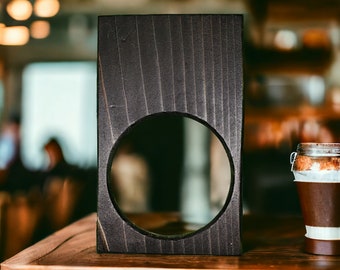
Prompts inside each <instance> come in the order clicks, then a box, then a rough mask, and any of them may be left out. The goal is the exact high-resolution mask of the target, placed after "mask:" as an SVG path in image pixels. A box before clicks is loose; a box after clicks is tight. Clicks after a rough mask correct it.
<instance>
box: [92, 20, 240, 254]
mask: <svg viewBox="0 0 340 270" xmlns="http://www.w3.org/2000/svg"><path fill="white" fill-rule="evenodd" d="M242 23H243V18H242V16H241V15H155V16H151V15H150V16H149V15H139V16H130V15H125V16H103V17H99V33H98V149H99V159H98V165H99V172H98V178H99V188H98V224H97V243H98V245H97V248H98V252H101V253H103V252H113V253H160V254H208V255H212V254H214V255H237V254H240V252H241V240H240V213H241V204H240V166H241V146H242V130H243V126H242V125H243V91H242V90H243V69H242V61H243V60H242ZM159 113H179V114H183V115H187V116H190V117H192V118H194V119H196V120H198V121H200V122H202V123H204V124H205V125H207V126H209V127H210V128H211V129H212V130H213V131H214V132H215V133H216V134H217V135H218V137H219V138H220V139H221V142H222V144H223V145H224V146H225V148H226V150H227V152H228V154H229V155H230V159H231V167H232V176H233V177H232V178H233V179H232V187H231V190H232V192H230V196H229V198H228V200H227V203H226V205H225V207H224V208H223V210H222V211H221V213H220V214H219V215H218V216H217V217H216V218H215V219H214V220H213V221H212V222H210V223H209V224H208V225H207V226H206V227H204V229H202V230H199V231H198V232H196V233H195V234H192V235H189V236H185V237H180V238H176V239H165V238H162V237H157V236H155V235H151V234H149V233H147V232H141V231H139V230H137V229H136V228H135V227H134V226H132V225H131V224H130V223H129V222H128V221H127V220H126V219H124V218H122V217H121V216H120V215H119V211H117V206H115V204H114V202H113V201H112V200H111V198H110V194H109V191H108V185H107V182H108V179H107V177H108V167H109V164H111V160H112V155H113V149H114V146H115V145H116V143H117V141H118V140H119V138H120V136H122V134H123V133H124V132H125V131H126V130H127V129H128V128H130V127H131V126H133V125H134V124H135V123H136V122H138V121H141V120H142V119H143V118H145V117H149V116H152V115H154V114H159Z"/></svg>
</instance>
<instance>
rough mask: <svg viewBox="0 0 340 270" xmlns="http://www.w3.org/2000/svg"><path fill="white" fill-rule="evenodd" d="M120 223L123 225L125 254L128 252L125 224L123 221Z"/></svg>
mask: <svg viewBox="0 0 340 270" xmlns="http://www.w3.org/2000/svg"><path fill="white" fill-rule="evenodd" d="M121 223H122V224H123V226H122V227H123V243H124V248H125V252H129V246H128V240H127V237H126V224H125V222H124V220H123V219H122V220H121Z"/></svg>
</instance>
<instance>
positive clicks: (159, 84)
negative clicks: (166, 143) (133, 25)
mask: <svg viewBox="0 0 340 270" xmlns="http://www.w3.org/2000/svg"><path fill="white" fill-rule="evenodd" d="M151 19H152V32H153V37H154V39H153V42H154V45H155V53H156V65H157V76H158V87H159V95H160V103H161V109H162V111H164V104H163V88H162V83H161V68H160V65H159V54H158V47H157V37H156V30H155V20H154V16H152V17H151Z"/></svg>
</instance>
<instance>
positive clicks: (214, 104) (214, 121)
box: [209, 16, 216, 127]
mask: <svg viewBox="0 0 340 270" xmlns="http://www.w3.org/2000/svg"><path fill="white" fill-rule="evenodd" d="M209 22H210V29H209V32H210V43H211V48H212V50H213V49H214V41H213V26H212V17H211V16H210V20H209ZM215 68H216V66H215V58H214V54H213V53H212V67H211V73H212V74H211V79H212V83H211V86H212V89H211V90H212V95H211V97H212V109H213V111H212V115H213V124H214V127H216V99H215V95H216V90H215Z"/></svg>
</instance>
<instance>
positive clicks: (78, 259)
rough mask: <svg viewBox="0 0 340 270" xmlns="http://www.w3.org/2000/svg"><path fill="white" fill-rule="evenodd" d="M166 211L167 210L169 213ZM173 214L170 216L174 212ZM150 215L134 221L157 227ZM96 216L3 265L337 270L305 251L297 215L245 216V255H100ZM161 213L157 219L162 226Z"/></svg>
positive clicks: (333, 262) (331, 260)
mask: <svg viewBox="0 0 340 270" xmlns="http://www.w3.org/2000/svg"><path fill="white" fill-rule="evenodd" d="M167 215H168V214H167ZM171 215H172V214H171ZM171 215H168V217H170V216H171ZM150 217H151V216H144V217H143V216H139V215H133V216H131V217H130V219H131V220H136V221H137V222H143V220H144V221H145V222H146V223H148V225H147V226H153V225H152V224H151V223H152V222H151V220H152V219H150ZM96 218H97V216H96V214H92V215H90V216H88V217H86V218H84V219H82V220H79V221H78V222H76V223H74V224H72V225H70V226H68V227H66V228H64V229H62V230H60V231H58V232H57V233H56V234H53V235H51V236H50V237H48V238H46V239H44V240H43V241H41V242H39V243H37V244H35V245H34V246H32V247H30V248H28V249H26V250H24V251H22V252H21V253H19V254H17V255H16V256H14V257H12V258H10V259H8V260H7V261H5V262H3V263H2V264H1V269H59V270H60V269H93V268H97V269H98V268H100V269H103V268H104V269H127V268H129V269H131V268H152V269H162V268H166V269H339V268H340V257H336V256H316V255H310V254H307V253H304V252H303V250H302V248H303V235H304V226H303V221H302V219H301V218H299V217H282V218H281V217H275V218H274V217H254V216H245V217H244V220H243V247H244V252H243V254H242V255H241V256H194V255H143V254H140V255H131V254H97V253H96V238H95V237H96V234H95V227H96ZM162 220H163V219H162V215H161V214H156V216H155V222H156V223H157V224H158V225H160V224H163V225H164V223H163V221H162Z"/></svg>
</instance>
